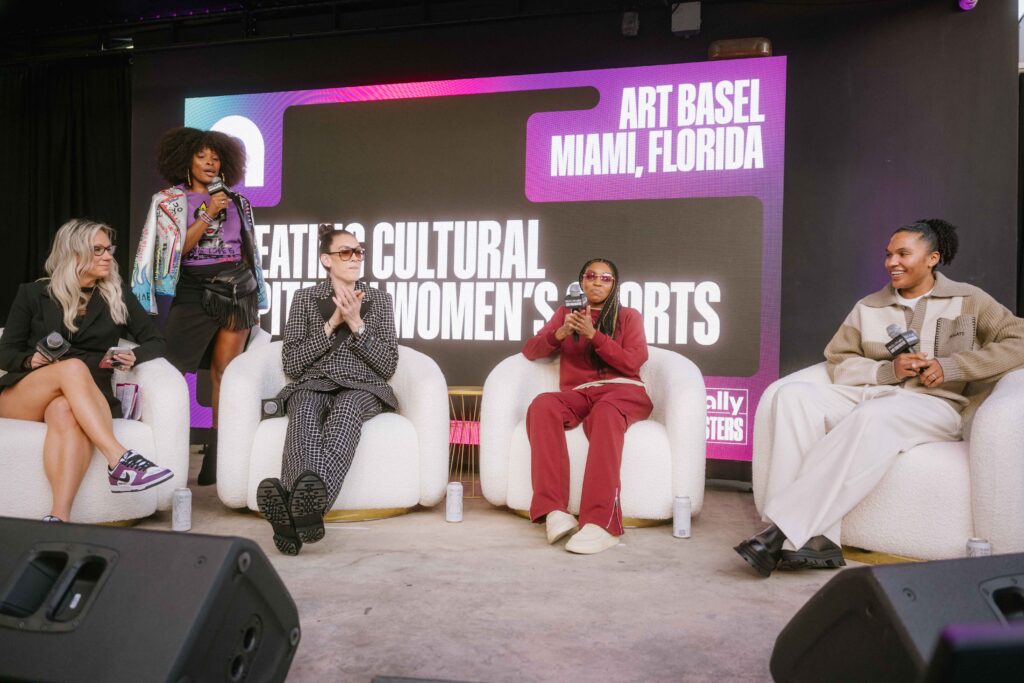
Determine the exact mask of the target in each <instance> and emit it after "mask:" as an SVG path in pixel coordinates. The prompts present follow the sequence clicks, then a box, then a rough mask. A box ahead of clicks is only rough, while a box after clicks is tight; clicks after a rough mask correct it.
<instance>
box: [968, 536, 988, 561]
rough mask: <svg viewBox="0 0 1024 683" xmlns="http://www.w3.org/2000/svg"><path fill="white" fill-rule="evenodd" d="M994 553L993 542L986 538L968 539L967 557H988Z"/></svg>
mask: <svg viewBox="0 0 1024 683" xmlns="http://www.w3.org/2000/svg"><path fill="white" fill-rule="evenodd" d="M991 554H992V544H991V543H989V542H988V539H985V538H968V539H967V557H988V556H989V555H991Z"/></svg>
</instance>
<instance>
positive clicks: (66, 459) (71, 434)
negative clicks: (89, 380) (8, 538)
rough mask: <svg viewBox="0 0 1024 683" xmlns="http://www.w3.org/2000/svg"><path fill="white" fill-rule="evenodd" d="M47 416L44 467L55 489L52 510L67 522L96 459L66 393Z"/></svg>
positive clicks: (45, 414) (90, 443)
mask: <svg viewBox="0 0 1024 683" xmlns="http://www.w3.org/2000/svg"><path fill="white" fill-rule="evenodd" d="M44 420H45V421H46V440H45V441H44V442H43V468H44V469H45V470H46V478H47V480H49V482H50V489H51V490H52V491H53V507H51V508H50V514H51V515H53V516H54V517H57V518H59V519H61V520H62V521H65V522H66V521H68V520H69V519H70V518H71V505H72V503H74V501H75V494H77V493H78V488H79V486H81V484H82V479H83V478H84V477H85V472H86V470H87V469H89V462H90V461H91V460H92V442H90V441H89V437H87V436H86V435H85V432H83V431H82V428H81V427H80V426H79V425H78V421H77V420H75V414H74V412H72V410H71V405H70V404H69V403H68V400H67V399H66V398H64V397H63V396H61V397H59V398H55V399H54V400H53V401H51V402H50V405H48V406H47V407H46V411H45V413H44Z"/></svg>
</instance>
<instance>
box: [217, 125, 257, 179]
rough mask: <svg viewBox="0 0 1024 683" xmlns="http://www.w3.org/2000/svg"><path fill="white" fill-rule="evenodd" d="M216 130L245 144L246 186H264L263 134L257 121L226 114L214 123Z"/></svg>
mask: <svg viewBox="0 0 1024 683" xmlns="http://www.w3.org/2000/svg"><path fill="white" fill-rule="evenodd" d="M210 130H216V131H219V132H221V133H226V134H227V135H231V136H233V137H236V138H238V139H239V140H241V141H242V144H243V145H245V186H246V187H263V163H264V158H265V156H266V154H265V153H264V150H263V134H262V133H261V132H260V129H259V128H258V127H257V126H256V124H255V123H253V122H252V121H250V120H249V119H247V118H245V117H244V116H237V115H232V116H225V117H224V118H222V119H221V120H220V121H218V122H217V123H215V124H213V126H212V127H211V128H210Z"/></svg>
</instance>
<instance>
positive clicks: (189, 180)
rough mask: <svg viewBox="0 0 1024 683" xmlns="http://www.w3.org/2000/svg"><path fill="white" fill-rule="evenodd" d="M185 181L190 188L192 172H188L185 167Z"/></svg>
mask: <svg viewBox="0 0 1024 683" xmlns="http://www.w3.org/2000/svg"><path fill="white" fill-rule="evenodd" d="M185 183H186V184H187V185H188V187H189V189H191V188H192V174H191V173H189V171H188V169H187V168H186V169H185Z"/></svg>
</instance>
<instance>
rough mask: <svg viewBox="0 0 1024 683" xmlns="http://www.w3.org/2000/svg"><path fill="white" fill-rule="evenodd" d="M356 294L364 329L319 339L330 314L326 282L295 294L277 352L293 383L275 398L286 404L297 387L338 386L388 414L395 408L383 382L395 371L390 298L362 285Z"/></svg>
mask: <svg viewBox="0 0 1024 683" xmlns="http://www.w3.org/2000/svg"><path fill="white" fill-rule="evenodd" d="M356 289H358V290H359V291H361V292H363V307H362V311H361V317H362V319H363V323H364V324H365V325H366V329H365V330H364V331H363V333H362V334H360V335H355V334H352V333H351V331H350V330H349V329H348V327H347V326H346V325H345V324H344V323H342V324H341V326H340V327H338V328H337V329H336V330H335V331H334V334H332V335H331V336H330V337H328V336H327V335H325V334H324V322H325V321H326V320H327V317H329V316H330V314H331V312H332V311H333V309H334V303H333V302H332V301H331V294H332V292H331V282H330V280H325V281H324V282H321V283H319V284H317V285H314V286H313V287H307V288H305V289H302V290H299V291H298V292H297V293H296V294H295V299H294V301H292V308H291V311H289V313H288V323H287V324H286V325H285V328H284V346H283V349H282V352H281V358H282V361H283V363H284V372H285V374H286V375H288V377H289V378H291V379H292V380H293V381H292V383H291V384H288V385H287V386H286V387H285V388H284V389H282V390H281V393H279V394H278V398H282V399H285V400H287V399H288V397H289V396H291V394H292V392H294V391H295V390H296V389H299V388H308V389H315V390H319V391H331V390H334V389H337V388H338V387H342V388H345V389H362V390H364V391H368V392H370V393H371V394H373V395H375V396H376V397H377V398H379V399H380V400H381V401H382V402H383V403H385V404H386V405H387V406H389V407H390V408H391V409H392V410H397V409H398V399H397V398H396V397H395V392H394V391H393V390H392V389H391V387H390V386H389V385H388V382H387V381H388V380H389V379H390V378H391V376H392V375H394V374H395V368H396V367H397V366H398V342H397V340H396V338H395V309H394V306H393V305H392V303H391V295H390V294H388V293H387V292H382V291H380V290H379V289H376V288H373V287H370V286H369V285H367V284H366V283H365V282H363V281H362V280H360V281H359V282H357V283H356ZM325 314H326V317H325Z"/></svg>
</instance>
